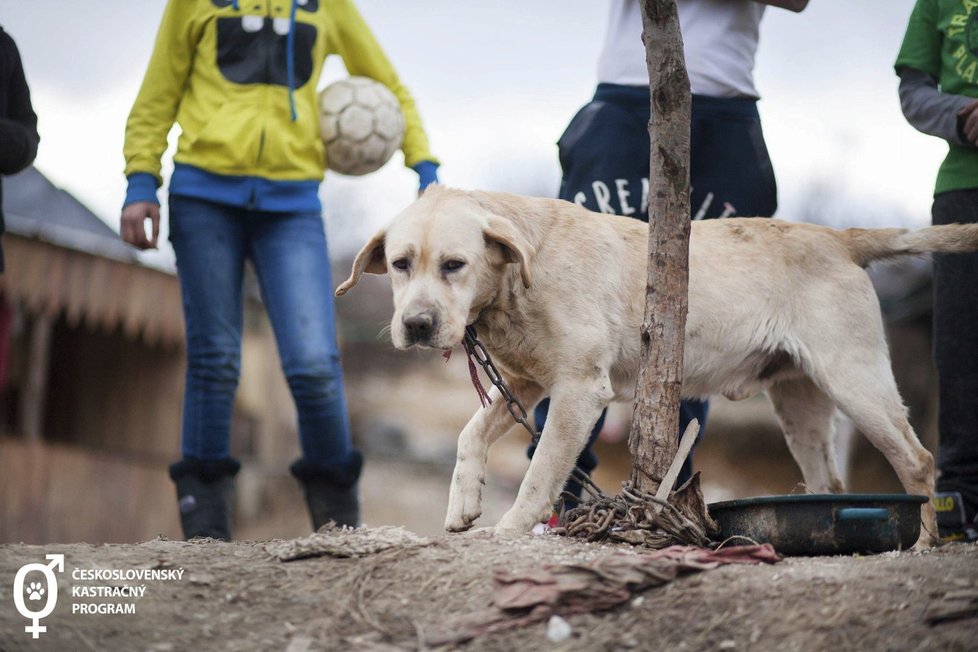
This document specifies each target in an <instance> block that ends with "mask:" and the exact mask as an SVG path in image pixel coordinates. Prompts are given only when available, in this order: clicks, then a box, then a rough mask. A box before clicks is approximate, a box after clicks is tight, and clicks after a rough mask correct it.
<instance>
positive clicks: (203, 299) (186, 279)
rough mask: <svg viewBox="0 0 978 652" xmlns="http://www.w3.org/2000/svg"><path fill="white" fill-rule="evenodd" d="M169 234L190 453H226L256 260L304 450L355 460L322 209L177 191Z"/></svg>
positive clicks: (335, 460) (185, 444)
mask: <svg viewBox="0 0 978 652" xmlns="http://www.w3.org/2000/svg"><path fill="white" fill-rule="evenodd" d="M170 242H172V243H173V249H174V251H175V252H176V257H177V272H178V275H179V278H180V288H181V292H182V294H183V312H184V319H185V322H186V328H187V382H186V389H185V394H184V408H183V433H182V449H183V455H184V457H188V458H194V459H199V460H219V459H225V458H227V457H229V455H230V447H229V444H230V441H229V440H230V433H231V406H232V403H233V401H234V393H235V390H236V389H237V386H238V375H239V372H240V368H241V328H242V316H243V293H242V279H243V274H244V263H245V259H250V260H251V262H252V264H253V266H254V268H255V271H256V273H257V276H258V281H259V284H260V287H261V294H262V298H263V300H264V302H265V307H266V309H267V311H268V316H269V319H270V320H271V323H272V328H273V330H274V331H275V341H276V344H277V345H278V352H279V357H280V359H281V363H282V369H283V371H284V372H285V377H286V380H287V381H288V384H289V389H290V390H291V392H292V398H293V399H294V400H295V405H296V409H297V411H298V413H299V440H300V444H301V446H302V453H303V457H304V458H305V459H306V460H307V461H309V462H311V463H313V464H317V465H341V466H342V465H343V464H346V463H349V462H350V460H351V458H352V457H354V456H355V455H356V453H355V451H354V450H353V448H352V445H351V443H350V421H349V416H348V414H347V410H346V397H345V393H344V389H343V375H342V370H341V368H340V359H339V350H338V347H337V344H336V318H335V313H334V308H333V284H332V279H331V275H330V268H329V257H328V253H327V249H326V234H325V231H324V228H323V220H322V216H321V215H320V213H319V212H318V211H317V212H298V213H285V212H281V213H278V212H276V213H270V212H261V211H253V210H248V209H244V208H237V207H234V206H227V205H222V204H215V203H213V202H209V201H204V200H200V199H194V198H190V197H181V196H171V197H170Z"/></svg>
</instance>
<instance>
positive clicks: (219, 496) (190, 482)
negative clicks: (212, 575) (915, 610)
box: [170, 458, 241, 541]
mask: <svg viewBox="0 0 978 652" xmlns="http://www.w3.org/2000/svg"><path fill="white" fill-rule="evenodd" d="M240 468H241V464H240V463H239V462H238V461H237V460H234V459H230V458H228V459H226V460H194V459H184V460H181V461H179V462H177V463H175V464H172V465H171V466H170V478H172V479H173V483H174V484H176V486H177V501H178V504H179V506H180V525H181V526H183V536H184V538H185V539H187V540H188V541H189V540H190V539H194V538H196V537H209V538H211V539H220V540H221V541H230V540H231V509H232V506H233V504H234V503H233V501H234V476H235V475H236V474H237V473H238V469H240Z"/></svg>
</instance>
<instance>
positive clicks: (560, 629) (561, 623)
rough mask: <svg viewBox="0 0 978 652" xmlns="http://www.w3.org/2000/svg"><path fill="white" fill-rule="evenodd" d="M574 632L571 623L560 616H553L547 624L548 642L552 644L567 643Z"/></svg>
mask: <svg viewBox="0 0 978 652" xmlns="http://www.w3.org/2000/svg"><path fill="white" fill-rule="evenodd" d="M572 631H573V630H572V629H571V626H570V623H569V622H567V621H566V620H564V619H563V618H561V617H560V616H551V617H550V620H549V621H548V622H547V640H549V641H550V642H551V643H560V642H561V641H566V640H567V639H568V638H570V635H571V632H572Z"/></svg>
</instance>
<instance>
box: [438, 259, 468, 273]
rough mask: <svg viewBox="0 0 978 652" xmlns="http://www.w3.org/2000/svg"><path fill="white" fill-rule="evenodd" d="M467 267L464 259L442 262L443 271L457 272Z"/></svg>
mask: <svg viewBox="0 0 978 652" xmlns="http://www.w3.org/2000/svg"><path fill="white" fill-rule="evenodd" d="M463 267H465V261H464V260H446V261H445V262H444V263H442V264H441V271H443V272H455V271H458V270H460V269H462V268H463Z"/></svg>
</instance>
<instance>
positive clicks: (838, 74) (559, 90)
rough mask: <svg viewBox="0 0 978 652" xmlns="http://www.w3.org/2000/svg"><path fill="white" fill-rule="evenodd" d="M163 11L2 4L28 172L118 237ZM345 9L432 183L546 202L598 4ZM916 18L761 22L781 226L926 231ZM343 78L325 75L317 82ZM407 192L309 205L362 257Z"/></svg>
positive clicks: (400, 182) (836, 2) (936, 148)
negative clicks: (22, 80) (908, 50)
mask: <svg viewBox="0 0 978 652" xmlns="http://www.w3.org/2000/svg"><path fill="white" fill-rule="evenodd" d="M164 5H165V1H164V0H138V1H134V0H99V1H98V2H68V1H67V0H0V24H2V25H3V27H4V29H6V30H7V31H8V32H9V33H10V34H11V35H12V36H13V37H14V39H15V40H16V41H17V43H18V46H19V47H20V50H21V54H22V57H23V59H24V65H25V68H26V71H27V77H28V82H29V83H30V85H31V90H32V94H33V100H34V106H35V109H36V111H37V113H38V116H39V129H40V132H41V137H42V142H41V149H40V152H39V154H38V158H37V167H38V168H39V169H40V170H41V171H42V172H44V173H45V174H46V175H47V176H48V177H49V178H51V179H52V180H53V181H54V183H56V184H57V185H59V186H61V187H63V188H65V189H67V190H69V191H70V192H72V193H73V194H74V195H76V196H77V197H78V198H79V199H81V200H82V201H83V202H84V203H85V204H86V205H88V206H89V207H90V208H91V209H92V210H93V211H95V212H96V213H97V214H98V215H99V216H100V217H101V218H102V219H104V220H105V221H106V222H107V223H109V224H110V225H111V226H112V227H113V228H116V229H117V228H118V220H119V209H120V206H121V202H122V198H123V195H124V192H125V180H124V178H123V175H122V169H123V159H122V138H123V129H124V125H125V119H126V116H127V114H128V111H129V108H130V106H131V104H132V101H133V99H134V98H135V95H136V91H137V90H138V87H139V83H140V80H141V78H142V75H143V72H144V70H145V67H146V63H147V61H148V59H149V55H150V52H151V49H152V44H153V40H154V37H155V34H156V29H157V26H158V23H159V19H160V16H161V14H162V11H163V7H164ZM358 5H359V6H360V8H361V11H362V12H363V14H364V16H365V17H366V19H367V22H368V23H369V24H370V25H371V27H372V29H373V31H374V33H375V34H376V36H377V38H378V40H379V41H380V42H381V44H382V45H383V47H384V49H385V50H386V51H387V53H388V55H389V56H390V57H391V59H392V60H393V61H394V64H395V67H396V68H397V69H398V72H399V73H400V75H401V77H402V79H403V80H404V81H405V82H406V83H407V85H408V87H409V88H410V89H411V91H412V93H413V94H414V96H415V98H416V100H417V102H418V105H419V108H420V110H421V114H422V118H423V120H424V122H425V124H426V127H427V129H428V133H429V135H430V138H431V141H432V147H433V150H434V152H435V154H436V155H437V156H438V157H439V158H440V159H441V161H442V168H441V170H440V174H441V177H442V181H443V182H445V183H448V184H451V185H457V186H462V187H467V188H484V189H497V190H511V191H516V192H525V193H534V194H554V193H556V190H557V183H558V179H559V168H558V165H557V156H556V146H555V144H554V143H555V142H556V140H557V138H558V137H559V136H560V133H561V131H562V130H563V128H564V126H565V125H566V124H567V122H568V121H569V120H570V118H571V116H573V114H574V113H575V112H576V111H577V109H578V108H579V107H580V106H581V105H582V104H583V103H584V102H586V101H587V99H588V98H589V97H590V95H591V94H592V92H593V89H594V84H595V62H596V59H597V55H598V51H599V49H600V45H601V41H602V38H603V37H604V31H605V22H606V11H607V6H606V3H605V2H603V1H601V0H536V1H526V0H523V1H516V0H497V1H496V2H475V1H471V0H428V1H426V2H404V1H395V0H387V1H385V0H360V1H359V2H358ZM912 6H913V0H856V1H850V0H811V2H810V5H809V8H808V9H807V10H806V11H805V12H803V13H802V14H792V13H789V12H786V11H782V10H778V9H772V8H769V9H768V10H767V12H766V14H765V18H764V22H763V23H762V31H761V43H760V49H759V52H758V57H757V67H756V79H757V84H758V88H759V89H760V92H761V94H762V96H763V99H762V101H761V103H760V104H759V107H760V111H761V117H762V121H763V125H764V131H765V135H766V138H767V142H768V147H769V149H770V151H771V156H772V159H773V161H774V166H775V171H776V174H777V177H778V185H779V198H780V209H779V216H780V217H785V218H787V219H791V218H792V217H796V218H797V217H798V216H805V215H811V214H812V213H813V212H814V213H817V212H828V213H830V214H831V215H830V216H831V217H832V219H833V221H835V222H836V223H839V224H842V223H845V224H871V225H879V224H882V223H884V222H890V221H892V222H898V223H905V222H911V223H915V224H923V223H925V222H927V221H928V220H929V211H930V208H929V207H930V201H931V195H932V191H933V183H934V178H935V175H936V171H937V167H938V165H939V163H940V161H941V159H942V158H943V156H944V153H945V152H946V146H945V145H943V144H942V143H941V142H940V141H938V140H936V139H934V138H930V137H928V136H924V135H922V134H919V133H917V132H916V131H914V130H913V129H912V128H911V127H909V126H908V125H907V124H906V122H905V121H904V119H903V116H902V115H901V114H900V107H899V102H898V98H897V92H896V88H897V78H896V76H895V75H894V73H893V68H892V64H893V60H894V58H895V57H896V53H897V50H898V49H899V46H900V42H901V40H902V38H903V32H904V29H905V25H906V20H907V17H908V16H909V14H910V10H911V8H912ZM343 75H344V72H343V68H342V65H341V64H340V63H339V61H338V60H337V61H333V62H332V63H330V64H329V65H327V68H326V72H325V74H324V79H323V80H322V81H321V83H320V85H325V84H326V83H328V82H329V81H331V80H333V79H336V78H339V77H341V76H343ZM415 191H416V176H415V175H414V173H413V172H410V171H408V170H405V169H404V168H403V167H401V160H400V159H395V160H394V161H393V162H392V163H391V164H389V165H388V166H387V167H386V168H384V169H383V170H382V171H380V172H378V173H376V174H373V175H370V176H367V177H362V178H356V179H351V178H342V177H338V176H336V175H331V176H330V177H329V178H328V179H327V182H326V184H324V187H323V193H322V194H323V199H324V206H325V213H326V215H327V223H328V228H329V234H330V239H331V246H332V248H333V251H334V253H347V252H348V251H350V250H351V249H353V248H356V247H359V245H360V244H362V242H363V241H364V240H365V239H366V238H367V237H369V235H370V234H371V233H372V232H373V231H374V230H375V229H376V228H378V227H379V226H381V225H382V224H384V223H385V222H386V221H387V220H389V219H390V218H391V217H393V215H394V214H395V213H396V212H397V211H398V210H399V209H400V208H402V207H403V206H405V205H406V204H407V203H409V202H410V201H411V200H412V198H413V197H414V193H415ZM167 256H168V254H167V252H165V251H164V252H163V255H162V258H161V259H162V260H166V259H167Z"/></svg>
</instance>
